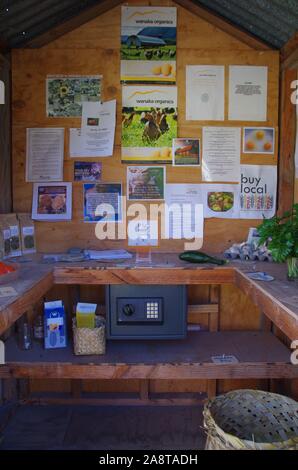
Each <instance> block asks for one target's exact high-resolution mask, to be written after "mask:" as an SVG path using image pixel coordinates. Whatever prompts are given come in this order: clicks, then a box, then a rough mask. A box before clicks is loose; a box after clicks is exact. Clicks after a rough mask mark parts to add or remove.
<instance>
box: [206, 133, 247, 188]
mask: <svg viewBox="0 0 298 470" xmlns="http://www.w3.org/2000/svg"><path fill="white" fill-rule="evenodd" d="M240 150H241V129H240V128H239V127H203V159H202V179H203V181H210V182H227V183H228V182H239V180H240V153H241V152H240Z"/></svg>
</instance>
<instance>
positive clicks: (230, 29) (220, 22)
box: [174, 0, 274, 51]
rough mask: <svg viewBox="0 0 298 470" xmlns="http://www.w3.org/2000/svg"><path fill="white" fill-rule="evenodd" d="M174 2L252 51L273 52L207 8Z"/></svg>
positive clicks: (184, 1) (188, 1)
mask: <svg viewBox="0 0 298 470" xmlns="http://www.w3.org/2000/svg"><path fill="white" fill-rule="evenodd" d="M174 2H175V3H177V4H178V5H180V6H182V7H183V8H185V9H186V10H188V11H190V12H191V13H193V14H194V15H197V16H199V17H200V18H202V19H203V20H206V21H208V23H211V24H212V25H213V26H215V27H216V28H218V29H221V30H222V31H224V32H225V33H227V34H229V35H230V36H233V37H235V38H236V39H238V40H239V41H241V42H243V43H244V44H246V45H247V46H250V47H252V48H253V49H256V50H260V51H265V50H274V47H272V46H270V45H268V44H267V43H266V42H265V41H262V40H261V39H259V38H257V37H256V36H254V35H253V34H251V33H249V32H248V31H246V30H245V29H243V28H241V27H240V26H235V24H234V23H232V22H231V21H229V20H227V19H226V18H223V17H222V16H220V15H217V14H216V13H213V12H212V11H211V10H209V9H208V8H206V7H203V6H199V5H198V4H197V3H196V2H194V1H192V0H174Z"/></svg>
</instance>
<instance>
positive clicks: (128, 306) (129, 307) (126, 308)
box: [122, 304, 135, 317]
mask: <svg viewBox="0 0 298 470" xmlns="http://www.w3.org/2000/svg"><path fill="white" fill-rule="evenodd" d="M122 311H123V313H124V315H126V316H127V317H130V316H131V315H133V314H134V313H135V308H134V306H133V305H132V304H126V305H124V307H123V308H122Z"/></svg>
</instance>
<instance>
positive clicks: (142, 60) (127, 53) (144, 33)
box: [120, 6, 177, 84]
mask: <svg viewBox="0 0 298 470" xmlns="http://www.w3.org/2000/svg"><path fill="white" fill-rule="evenodd" d="M176 17H177V10H176V8H168V7H155V6H150V7H122V18H121V49H120V51H121V82H122V83H129V82H130V83H168V84H169V83H172V84H173V83H176V23H177V21H176Z"/></svg>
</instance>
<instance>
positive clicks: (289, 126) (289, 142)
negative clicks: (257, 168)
mask: <svg viewBox="0 0 298 470" xmlns="http://www.w3.org/2000/svg"><path fill="white" fill-rule="evenodd" d="M295 80H297V70H295V69H294V70H292V69H285V70H283V71H282V73H281V93H280V97H281V98H280V99H281V101H280V136H279V141H280V152H279V178H278V180H279V182H278V214H279V215H282V214H283V213H284V212H285V211H288V210H290V209H291V207H292V205H293V202H294V187H295V162H294V154H295V141H296V109H295V104H293V103H292V101H291V95H292V93H293V91H294V89H293V88H291V85H292V83H293V82H294V81H295Z"/></svg>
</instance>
